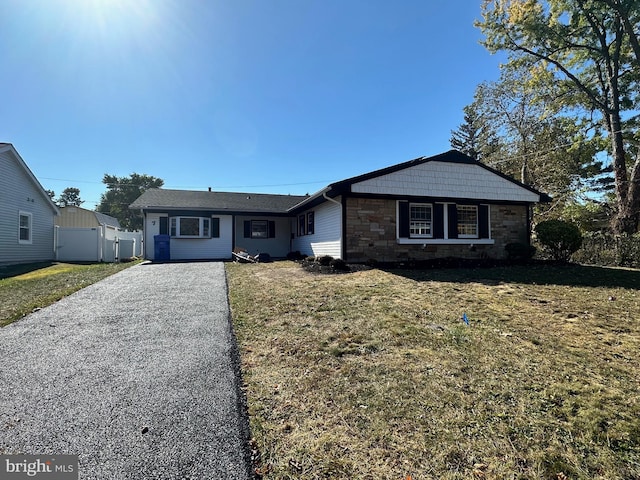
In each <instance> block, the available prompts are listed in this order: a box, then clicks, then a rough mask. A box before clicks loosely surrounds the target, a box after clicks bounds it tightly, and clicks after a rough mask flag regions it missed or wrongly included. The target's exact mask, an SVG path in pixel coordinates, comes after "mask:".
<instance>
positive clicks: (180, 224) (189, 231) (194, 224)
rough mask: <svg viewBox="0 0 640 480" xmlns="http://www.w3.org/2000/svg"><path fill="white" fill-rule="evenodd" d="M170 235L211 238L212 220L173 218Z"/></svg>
mask: <svg viewBox="0 0 640 480" xmlns="http://www.w3.org/2000/svg"><path fill="white" fill-rule="evenodd" d="M170 233H171V236H172V237H178V238H180V237H184V238H209V237H210V236H211V219H210V218H203V217H171V221H170Z"/></svg>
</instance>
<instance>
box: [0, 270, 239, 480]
mask: <svg viewBox="0 0 640 480" xmlns="http://www.w3.org/2000/svg"><path fill="white" fill-rule="evenodd" d="M0 361H1V362H2V363H1V367H0V454H19V453H20V454H48V455H60V454H78V455H80V467H79V473H80V478H81V479H225V480H233V479H247V478H250V477H249V474H248V464H249V462H248V458H247V450H246V445H247V440H248V439H247V434H248V427H247V421H246V418H245V417H244V414H243V411H244V409H243V408H242V406H241V404H242V402H241V396H240V388H239V383H238V382H239V375H238V372H239V366H238V362H237V355H236V351H235V342H234V338H233V335H232V332H231V327H230V315H229V307H228V302H227V287H226V280H225V274H224V265H223V264H222V263H175V264H142V265H137V266H134V267H132V268H129V269H126V270H124V271H122V272H120V273H118V274H116V275H113V276H111V277H108V278H107V279H105V280H103V281H101V282H99V283H97V284H95V285H92V286H90V287H88V288H85V289H84V290H81V291H79V292H77V293H76V294H74V295H72V296H70V297H67V298H65V299H63V300H61V301H60V302H58V303H56V304H54V305H52V306H50V307H47V308H44V309H42V310H40V311H38V312H35V313H33V314H31V315H29V316H28V317H25V318H24V319H22V320H20V321H18V322H16V323H13V324H11V325H9V326H7V327H5V328H3V329H0Z"/></svg>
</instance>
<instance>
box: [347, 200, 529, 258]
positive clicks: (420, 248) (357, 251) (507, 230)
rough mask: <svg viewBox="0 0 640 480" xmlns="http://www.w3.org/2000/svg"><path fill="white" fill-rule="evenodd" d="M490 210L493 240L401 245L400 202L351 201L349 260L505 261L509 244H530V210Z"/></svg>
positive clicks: (518, 207)
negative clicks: (470, 259) (479, 259)
mask: <svg viewBox="0 0 640 480" xmlns="http://www.w3.org/2000/svg"><path fill="white" fill-rule="evenodd" d="M488 210H489V219H490V225H489V235H490V239H487V240H484V241H483V239H477V240H475V239H464V240H460V239H424V240H420V241H416V242H415V243H402V242H401V240H400V239H399V238H398V228H397V218H398V201H397V200H392V199H375V198H348V199H347V203H346V211H347V226H346V232H345V235H346V243H347V251H346V260H347V261H350V262H366V261H368V260H370V259H375V260H377V261H380V262H405V261H412V260H429V259H434V258H445V257H459V258H505V257H506V252H505V249H504V247H505V245H506V244H507V243H512V242H519V243H527V241H528V238H529V236H528V223H527V218H528V217H527V215H528V207H527V206H526V205H506V206H505V205H496V204H492V205H489V207H488Z"/></svg>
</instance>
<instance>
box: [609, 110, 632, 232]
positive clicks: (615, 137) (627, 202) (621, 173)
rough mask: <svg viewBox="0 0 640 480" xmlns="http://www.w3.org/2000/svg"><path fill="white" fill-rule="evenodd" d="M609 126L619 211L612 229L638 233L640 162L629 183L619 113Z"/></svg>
mask: <svg viewBox="0 0 640 480" xmlns="http://www.w3.org/2000/svg"><path fill="white" fill-rule="evenodd" d="M608 126H609V130H610V131H609V135H611V147H612V154H613V172H614V175H615V188H616V209H617V213H616V216H615V218H614V219H613V223H612V225H611V228H612V230H613V232H614V233H616V234H621V233H629V234H631V233H636V231H637V229H638V216H639V212H638V206H639V205H640V184H639V182H640V161H639V160H636V163H635V165H634V168H633V169H632V178H631V182H629V175H628V173H627V162H626V158H625V149H624V140H623V137H622V131H621V130H622V125H621V121H620V115H619V113H618V112H610V114H609V122H608Z"/></svg>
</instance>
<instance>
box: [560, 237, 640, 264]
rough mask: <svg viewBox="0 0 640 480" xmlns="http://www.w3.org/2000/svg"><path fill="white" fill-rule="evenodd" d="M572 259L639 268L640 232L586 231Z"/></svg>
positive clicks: (587, 262)
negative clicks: (629, 233)
mask: <svg viewBox="0 0 640 480" xmlns="http://www.w3.org/2000/svg"><path fill="white" fill-rule="evenodd" d="M573 260H575V261H577V262H580V263H585V264H590V265H605V266H614V265H615V266H620V267H634V268H640V233H636V234H633V235H614V234H612V233H608V232H587V233H586V234H585V235H584V238H583V240H582V247H581V248H580V251H579V252H578V253H576V254H575V255H574V256H573Z"/></svg>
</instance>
